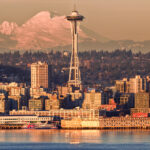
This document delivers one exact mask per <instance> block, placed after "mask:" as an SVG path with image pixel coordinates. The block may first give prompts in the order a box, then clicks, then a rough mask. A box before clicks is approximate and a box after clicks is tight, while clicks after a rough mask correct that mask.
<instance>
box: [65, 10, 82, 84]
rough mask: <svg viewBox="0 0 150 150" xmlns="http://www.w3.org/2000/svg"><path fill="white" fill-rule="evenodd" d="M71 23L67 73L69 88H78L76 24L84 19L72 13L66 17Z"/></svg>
mask: <svg viewBox="0 0 150 150" xmlns="http://www.w3.org/2000/svg"><path fill="white" fill-rule="evenodd" d="M66 18H67V20H68V21H70V22H71V29H72V54H71V62H70V71H69V81H68V85H69V86H74V87H80V86H81V75H80V70H79V58H78V25H79V24H78V23H79V22H80V21H82V20H83V19H84V17H83V16H82V15H80V14H79V13H78V11H76V10H74V11H72V13H71V15H69V16H67V17H66Z"/></svg>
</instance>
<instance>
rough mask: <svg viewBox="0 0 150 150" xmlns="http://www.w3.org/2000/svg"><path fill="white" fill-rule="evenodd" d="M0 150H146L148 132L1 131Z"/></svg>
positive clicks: (148, 144) (149, 145)
mask: <svg viewBox="0 0 150 150" xmlns="http://www.w3.org/2000/svg"><path fill="white" fill-rule="evenodd" d="M0 149H2V150H19V149H20V150H41V149H42V150H49V149H52V150H69V149H72V150H131V149H132V150H149V149H150V130H53V129H52V130H0Z"/></svg>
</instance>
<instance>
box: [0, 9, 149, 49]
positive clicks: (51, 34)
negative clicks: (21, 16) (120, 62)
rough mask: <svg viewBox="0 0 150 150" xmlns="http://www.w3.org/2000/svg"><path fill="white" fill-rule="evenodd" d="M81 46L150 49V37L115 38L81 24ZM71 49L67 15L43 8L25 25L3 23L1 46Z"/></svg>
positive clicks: (0, 31) (0, 26)
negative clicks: (115, 39)
mask: <svg viewBox="0 0 150 150" xmlns="http://www.w3.org/2000/svg"><path fill="white" fill-rule="evenodd" d="M79 36H80V38H79V43H80V44H79V50H80V51H85V50H108V51H112V50H115V49H127V50H129V49H131V50H133V51H134V52H138V51H141V52H148V51H150V41H143V42H135V41H130V40H124V41H113V40H110V39H108V38H106V37H103V36H101V35H99V34H97V33H95V32H93V31H92V30H90V29H88V28H86V27H84V26H80V29H79ZM48 49H57V50H65V49H71V31H70V23H69V22H68V21H67V20H66V19H65V16H58V15H54V14H53V13H52V14H50V13H49V12H47V11H43V12H40V13H38V14H36V15H35V16H33V17H32V18H31V19H29V20H28V21H26V22H25V23H24V24H22V25H21V26H18V25H17V24H16V23H15V22H8V21H4V22H3V23H2V24H0V50H1V52H2V51H8V50H48Z"/></svg>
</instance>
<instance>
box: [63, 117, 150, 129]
mask: <svg viewBox="0 0 150 150" xmlns="http://www.w3.org/2000/svg"><path fill="white" fill-rule="evenodd" d="M61 128H63V129H149V128H150V118H149V117H147V118H144V117H143V118H133V117H112V118H99V119H94V120H93V119H92V120H90V119H88V120H87V119H80V118H74V119H72V120H61Z"/></svg>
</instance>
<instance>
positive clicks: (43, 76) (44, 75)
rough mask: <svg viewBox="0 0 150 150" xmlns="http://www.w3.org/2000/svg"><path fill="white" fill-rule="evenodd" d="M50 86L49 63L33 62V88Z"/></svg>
mask: <svg viewBox="0 0 150 150" xmlns="http://www.w3.org/2000/svg"><path fill="white" fill-rule="evenodd" d="M40 87H43V88H48V64H47V63H45V62H44V63H42V62H40V61H39V62H37V63H33V64H31V88H40Z"/></svg>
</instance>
